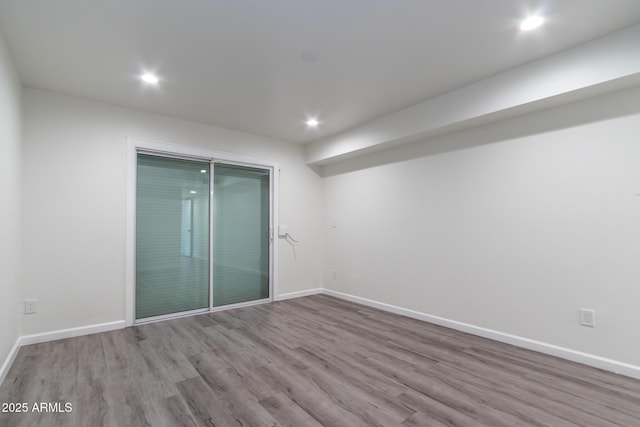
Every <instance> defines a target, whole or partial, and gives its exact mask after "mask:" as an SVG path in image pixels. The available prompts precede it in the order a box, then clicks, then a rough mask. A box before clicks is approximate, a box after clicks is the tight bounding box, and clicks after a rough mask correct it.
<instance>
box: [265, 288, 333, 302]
mask: <svg viewBox="0 0 640 427" xmlns="http://www.w3.org/2000/svg"><path fill="white" fill-rule="evenodd" d="M324 291H325V289H323V288H315V289H307V290H304V291H297V292H288V293H286V294H281V295H278V296H277V298H276V299H275V300H276V301H285V300H288V299H292V298H300V297H308V296H310V295H317V294H322V293H324Z"/></svg>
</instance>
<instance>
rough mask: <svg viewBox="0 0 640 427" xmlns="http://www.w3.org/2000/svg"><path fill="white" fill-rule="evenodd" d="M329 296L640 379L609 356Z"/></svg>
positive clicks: (340, 295)
mask: <svg viewBox="0 0 640 427" xmlns="http://www.w3.org/2000/svg"><path fill="white" fill-rule="evenodd" d="M322 293H324V294H326V295H330V296H332V297H336V298H340V299H343V300H346V301H351V302H355V303H357V304H362V305H366V306H368V307H373V308H378V309H380V310H383V311H388V312H390V313H395V314H400V315H402V316H406V317H411V318H413V319H417V320H422V321H424V322H428V323H433V324H435V325H439V326H445V327H447V328H451V329H455V330H458V331H462V332H467V333H469V334H472V335H476V336H480V337H483V338H488V339H491V340H494V341H498V342H502V343H506V344H511V345H514V346H516V347H521V348H525V349H527V350H533V351H537V352H539V353H544V354H548V355H551V356H555V357H559V358H561V359H566V360H570V361H572V362H577V363H581V364H583V365H587V366H591V367H594V368H599V369H602V370H605V371H609V372H613V373H615V374H619V375H625V376H627V377H631V378H635V379H640V366H636V365H631V364H628V363H624V362H619V361H617V360H613V359H607V358H605V357H600V356H596V355H593V354H589V353H583V352H580V351H576V350H571V349H569V348H565V347H560V346H557V345H553V344H548V343H545V342H541V341H536V340H532V339H529V338H524V337H520V336H517V335H511V334H507V333H504V332H499V331H495V330H492V329H486V328H482V327H479V326H474V325H470V324H468V323H463V322H458V321H456V320H451V319H447V318H444V317H439V316H433V315H431V314H426V313H422V312H419V311H415V310H410V309H408V308H403V307H399V306H396V305H392V304H386V303H383V302H379V301H374V300H370V299H367V298H362V297H358V296H355V295H351V294H346V293H342V292H338V291H334V290H331V289H326V288H325V289H323V292H322Z"/></svg>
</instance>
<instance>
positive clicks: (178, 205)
mask: <svg viewBox="0 0 640 427" xmlns="http://www.w3.org/2000/svg"><path fill="white" fill-rule="evenodd" d="M212 173H213V181H212V179H211V174H212ZM212 182H213V192H212V191H211V183H212ZM270 185H271V184H270V169H262V168H256V167H250V166H243V165H234V164H227V163H218V162H215V163H213V162H208V161H196V160H184V159H179V158H171V157H163V156H157V155H150V154H143V153H138V154H137V184H136V278H135V319H136V320H138V321H140V320H142V321H144V320H145V319H147V320H148V319H153V318H156V317H159V316H161V317H163V316H170V315H172V314H177V313H180V314H183V313H185V312H194V311H207V310H213V309H214V307H220V306H224V305H229V304H237V303H244V302H249V301H256V300H263V299H268V298H269V293H270V265H271V263H270V243H271V239H270V227H271V225H270V224H271V222H270V211H271V199H270ZM211 197H213V199H212V198H211ZM211 207H213V209H211ZM211 225H213V228H211ZM212 248H213V254H212V253H211V249H212ZM212 255H213V256H212ZM211 273H213V274H211Z"/></svg>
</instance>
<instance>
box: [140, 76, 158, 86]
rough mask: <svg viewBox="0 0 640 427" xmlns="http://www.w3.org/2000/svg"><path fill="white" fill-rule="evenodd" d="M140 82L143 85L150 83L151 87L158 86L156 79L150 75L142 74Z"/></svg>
mask: <svg viewBox="0 0 640 427" xmlns="http://www.w3.org/2000/svg"><path fill="white" fill-rule="evenodd" d="M140 80H142V81H143V82H145V83H150V84H152V85H155V84H158V78H157V77H156V76H154V75H153V74H150V73H144V74H142V75H141V76H140Z"/></svg>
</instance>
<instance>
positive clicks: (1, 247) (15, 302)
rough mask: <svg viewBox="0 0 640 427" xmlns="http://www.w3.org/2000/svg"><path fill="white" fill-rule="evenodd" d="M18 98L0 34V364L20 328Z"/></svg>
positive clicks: (18, 88) (19, 86)
mask: <svg viewBox="0 0 640 427" xmlns="http://www.w3.org/2000/svg"><path fill="white" fill-rule="evenodd" d="M21 98H22V84H21V83H20V80H19V78H18V75H17V74H16V72H15V70H14V68H13V64H12V62H11V58H10V57H9V53H8V51H7V48H6V46H5V44H4V39H3V38H2V35H0V295H2V296H1V297H0V366H2V364H3V363H4V361H5V360H6V358H7V356H9V353H10V352H11V348H12V347H13V346H14V344H15V343H16V340H17V338H18V335H19V330H20V328H19V314H18V313H19V310H20V303H19V301H20V290H21V274H20V257H21V238H20V231H21V220H20V212H21V204H22V200H21V191H20V181H21V178H22V176H21V163H22V154H21V153H22V148H21V131H22V121H21V120H22V118H21V116H22V113H21ZM4 373H6V372H4ZM2 374H3V372H0V379H1V376H2Z"/></svg>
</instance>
